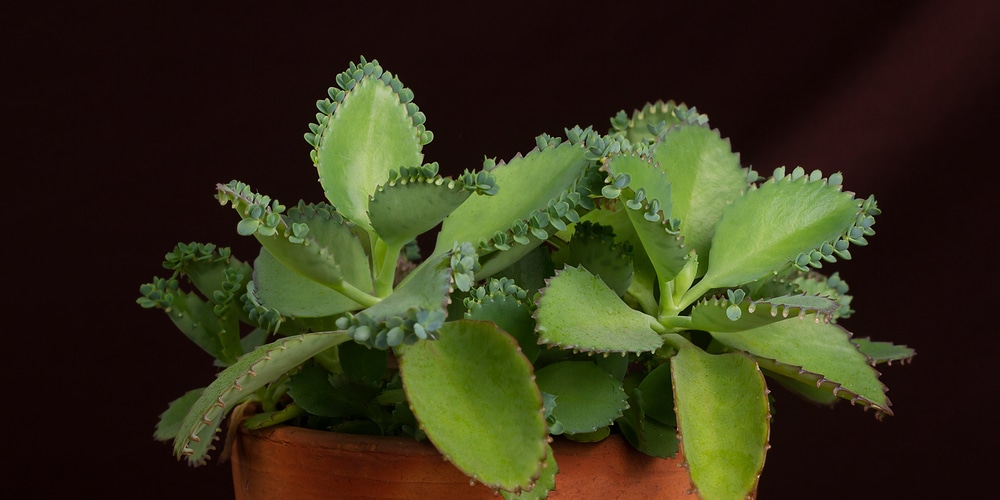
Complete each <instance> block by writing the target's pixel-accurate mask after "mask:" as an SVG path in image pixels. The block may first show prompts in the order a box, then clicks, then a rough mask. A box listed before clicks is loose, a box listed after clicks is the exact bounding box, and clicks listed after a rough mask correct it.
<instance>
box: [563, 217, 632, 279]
mask: <svg viewBox="0 0 1000 500" xmlns="http://www.w3.org/2000/svg"><path fill="white" fill-rule="evenodd" d="M552 262H553V264H554V265H555V266H556V267H559V268H561V267H564V266H566V265H567V264H568V265H572V266H583V267H585V268H587V270H588V271H590V272H591V273H592V274H595V275H597V276H599V277H600V278H601V279H602V280H604V282H605V283H607V285H608V286H609V287H611V289H612V290H614V291H615V293H617V294H618V295H619V296H621V295H624V294H625V291H626V290H628V287H629V286H630V285H631V284H632V256H631V254H630V252H629V251H627V250H626V248H625V247H624V245H623V243H622V242H620V241H618V240H617V238H615V237H614V234H613V229H612V228H610V227H606V226H601V225H596V224H592V223H590V222H586V221H584V222H581V223H579V224H576V225H575V227H574V231H573V237H572V239H570V241H569V244H567V245H565V246H563V247H562V248H560V249H559V250H558V251H556V252H554V253H553V254H552Z"/></svg>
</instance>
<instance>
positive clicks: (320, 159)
mask: <svg viewBox="0 0 1000 500" xmlns="http://www.w3.org/2000/svg"><path fill="white" fill-rule="evenodd" d="M421 149H422V146H421V144H420V131H419V129H418V128H417V127H415V126H414V125H413V119H412V118H411V117H410V115H409V113H408V112H407V110H406V105H405V104H403V103H401V102H400V100H399V95H398V94H397V93H396V92H394V91H393V90H392V88H391V87H390V86H389V85H386V84H385V83H384V82H382V81H381V80H378V79H375V78H370V77H365V78H363V79H362V80H361V81H360V82H358V83H357V84H356V85H355V86H354V88H353V89H352V90H350V91H348V92H347V95H346V97H345V98H344V100H343V102H341V103H340V105H339V106H337V109H336V110H335V111H334V114H333V117H332V118H330V120H329V122H328V124H327V126H326V129H325V132H324V133H323V136H322V138H320V143H319V147H318V156H317V165H316V167H317V169H318V170H319V179H320V184H322V186H323V189H324V191H325V192H326V197H327V199H328V200H330V203H332V204H333V206H335V207H337V210H338V211H340V213H342V214H344V216H345V217H347V218H348V219H350V220H351V221H352V222H354V223H355V224H357V225H358V226H361V227H363V228H365V229H370V228H371V221H370V220H369V217H368V200H369V198H370V197H371V196H372V195H373V194H374V193H375V190H376V189H377V188H378V186H379V185H381V184H384V183H385V182H386V181H387V180H388V179H389V171H390V170H393V169H398V168H400V167H417V166H420V165H421V164H422V162H423V154H422V153H421Z"/></svg>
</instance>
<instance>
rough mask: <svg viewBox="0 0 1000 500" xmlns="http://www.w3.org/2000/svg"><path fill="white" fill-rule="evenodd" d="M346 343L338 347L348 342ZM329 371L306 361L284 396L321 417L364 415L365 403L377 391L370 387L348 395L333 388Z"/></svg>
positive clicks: (290, 379)
mask: <svg viewBox="0 0 1000 500" xmlns="http://www.w3.org/2000/svg"><path fill="white" fill-rule="evenodd" d="M351 344H353V342H347V343H344V344H342V346H346V345H351ZM330 378H331V373H330V372H329V371H327V369H326V368H323V367H322V366H320V365H319V364H317V363H307V364H305V365H304V366H303V367H302V369H301V370H299V371H298V372H297V373H294V374H293V375H292V376H291V377H290V378H289V380H288V395H289V396H291V397H292V399H293V400H294V401H295V404H297V405H299V406H301V407H302V409H303V410H305V411H307V412H309V413H311V414H313V415H318V416H321V417H334V418H338V417H349V416H364V415H365V413H366V412H365V403H366V402H367V401H368V400H370V399H371V398H373V397H374V395H375V394H376V393H377V390H370V391H369V392H370V394H366V395H365V396H368V397H367V398H365V397H352V395H351V394H348V393H346V392H345V391H343V390H340V389H339V388H337V387H334V386H333V384H331V381H330Z"/></svg>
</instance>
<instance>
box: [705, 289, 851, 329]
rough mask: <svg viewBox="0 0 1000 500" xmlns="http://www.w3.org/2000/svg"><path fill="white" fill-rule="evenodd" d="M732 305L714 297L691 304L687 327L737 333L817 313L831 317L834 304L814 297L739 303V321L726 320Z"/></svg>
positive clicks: (799, 296)
mask: <svg viewBox="0 0 1000 500" xmlns="http://www.w3.org/2000/svg"><path fill="white" fill-rule="evenodd" d="M731 306H732V304H731V303H730V302H729V301H728V300H726V299H725V298H720V297H715V298H712V299H706V300H704V301H702V302H699V303H697V304H695V306H694V307H693V308H692V309H691V328H692V329H694V330H703V331H706V332H740V331H744V330H751V329H753V328H757V327H759V326H763V325H768V324H771V323H775V322H778V321H784V320H786V319H788V318H797V317H799V316H805V315H806V314H819V315H820V318H821V320H826V319H827V318H829V317H831V316H832V315H833V313H834V311H836V310H837V307H838V304H837V302H836V301H835V300H833V299H830V298H828V297H819V296H815V295H783V296H781V297H774V298H771V299H766V300H756V301H749V300H745V301H742V302H741V303H740V304H739V305H738V306H737V307H739V308H740V314H739V318H738V319H736V320H732V319H730V318H729V317H728V316H727V314H726V311H727V309H728V308H729V307H731Z"/></svg>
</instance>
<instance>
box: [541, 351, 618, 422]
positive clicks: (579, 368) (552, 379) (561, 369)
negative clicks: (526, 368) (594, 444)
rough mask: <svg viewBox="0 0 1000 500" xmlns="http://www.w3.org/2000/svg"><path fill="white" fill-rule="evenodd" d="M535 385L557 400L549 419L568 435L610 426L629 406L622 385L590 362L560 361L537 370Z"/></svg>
mask: <svg viewBox="0 0 1000 500" xmlns="http://www.w3.org/2000/svg"><path fill="white" fill-rule="evenodd" d="M535 377H536V380H535V383H537V384H538V389H539V390H541V391H542V392H545V393H548V394H552V395H553V396H555V398H556V407H555V408H554V409H553V410H552V416H553V417H555V419H556V420H557V421H558V422H559V423H560V424H562V426H563V432H565V433H568V434H576V433H588V432H594V431H596V430H597V429H599V428H601V427H606V426H608V425H610V424H611V423H612V422H613V421H614V420H615V419H616V418H618V417H620V416H621V415H622V412H623V411H624V410H625V408H626V407H627V406H628V396H627V395H626V394H625V391H623V390H622V385H621V382H619V381H618V380H617V379H615V378H614V377H613V376H611V374H609V373H608V372H607V371H605V370H604V369H603V368H600V367H598V366H597V365H595V364H594V363H591V362H589V361H563V362H560V363H554V364H551V365H548V366H546V367H544V368H541V369H539V370H538V371H537V372H536V373H535Z"/></svg>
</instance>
